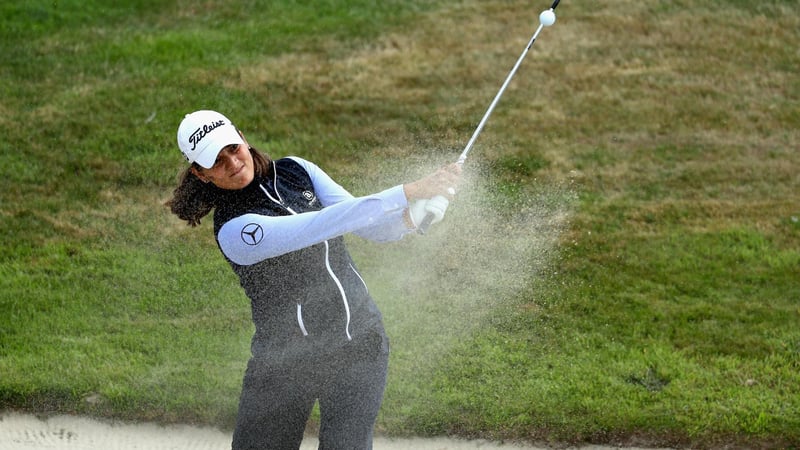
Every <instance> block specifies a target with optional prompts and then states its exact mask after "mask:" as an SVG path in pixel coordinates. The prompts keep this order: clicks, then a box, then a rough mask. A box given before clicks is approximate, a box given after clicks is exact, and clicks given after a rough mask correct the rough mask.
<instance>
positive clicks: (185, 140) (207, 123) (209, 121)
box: [178, 110, 244, 169]
mask: <svg viewBox="0 0 800 450" xmlns="http://www.w3.org/2000/svg"><path fill="white" fill-rule="evenodd" d="M231 144H244V139H242V136H240V135H239V132H238V131H237V130H236V127H235V126H234V125H233V123H231V121H230V120H229V119H228V118H227V117H225V116H223V115H222V114H220V113H218V112H216V111H207V110H202V111H195V112H193V113H191V114H187V115H186V117H184V118H183V121H181V124H180V126H179V127H178V147H179V148H180V149H181V153H183V156H185V157H186V160H187V161H189V162H190V163H193V162H196V163H197V164H200V165H201V166H202V167H205V168H206V169H210V168H211V167H212V166H214V162H215V161H216V160H217V155H218V154H219V152H220V150H222V149H223V148H225V147H226V146H228V145H231Z"/></svg>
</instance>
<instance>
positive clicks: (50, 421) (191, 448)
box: [0, 413, 635, 450]
mask: <svg viewBox="0 0 800 450" xmlns="http://www.w3.org/2000/svg"><path fill="white" fill-rule="evenodd" d="M230 443H231V438H230V434H229V433H223V432H222V431H219V430H216V429H214V428H203V427H193V426H187V425H169V426H161V425H155V424H128V423H116V422H115V423H111V422H102V421H98V420H94V419H89V418H83V417H73V416H54V417H50V418H47V419H39V418H37V417H34V416H31V415H26V414H18V413H0V450H40V449H59V450H212V449H213V450H227V449H230ZM316 448H317V440H316V438H314V437H310V436H309V437H308V438H306V440H305V441H303V445H302V447H301V449H302V450H314V449H316ZM581 448H582V449H583V450H589V449H592V450H603V449H605V450H610V449H614V448H617V447H596V446H590V447H581ZM374 449H375V450H473V449H480V450H543V449H541V448H539V447H530V446H528V447H526V446H519V445H512V444H500V443H495V442H489V441H483V440H471V441H465V440H458V439H449V438H432V439H423V438H413V439H389V438H383V437H379V438H376V439H375V444H374ZM627 450H635V449H627Z"/></svg>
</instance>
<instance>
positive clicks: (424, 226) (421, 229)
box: [417, 0, 561, 234]
mask: <svg viewBox="0 0 800 450" xmlns="http://www.w3.org/2000/svg"><path fill="white" fill-rule="evenodd" d="M560 1H561V0H555V1H554V2H553V4H552V5H551V6H550V10H551V11H552V10H555V9H556V7H557V6H558V3H559V2H560ZM542 28H544V25H543V24H541V23H540V24H539V27H538V28H536V32H535V33H533V36H532V37H531V40H530V41H528V45H526V46H525V49H524V50H523V51H522V54H521V55H519V58H517V62H516V64H514V67H513V68H512V69H511V72H509V73H508V76H506V79H505V81H504V82H503V85H502V86H500V90H499V91H497V95H495V96H494V100H492V103H491V104H490V105H489V109H487V110H486V113H484V115H483V118H482V119H481V121H480V123H478V127H477V128H475V131H474V132H473V133H472V137H470V139H469V141H468V142H467V145H466V146H465V147H464V150H463V151H462V152H461V155H460V156H459V157H458V160H457V161H456V162H457V163H458V164H464V162H465V161H466V160H467V156H468V155H469V152H470V150H472V145H473V144H475V141H476V140H477V139H478V136H479V135H480V134H481V131H483V127H484V126H485V125H486V122H487V121H488V120H489V116H491V115H492V111H494V108H495V106H497V103H498V102H499V101H500V97H502V96H503V93H504V92H505V91H506V88H507V87H508V84H509V83H510V82H511V79H512V78H514V75H515V74H516V73H517V69H519V66H520V65H521V64H522V60H523V59H525V55H527V54H528V50H530V49H531V47H533V43H534V42H536V38H537V37H539V33H541V31H542ZM433 219H434V215H433V214H431V213H428V214H426V215H425V218H424V219H423V220H422V223H420V224H419V226H418V227H417V232H418V233H419V234H425V233H426V232H427V231H428V227H430V226H431V222H432V221H433Z"/></svg>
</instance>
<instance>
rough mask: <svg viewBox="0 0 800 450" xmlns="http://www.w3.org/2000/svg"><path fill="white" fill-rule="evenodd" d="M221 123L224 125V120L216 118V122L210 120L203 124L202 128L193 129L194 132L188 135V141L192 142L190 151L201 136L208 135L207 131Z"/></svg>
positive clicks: (195, 146) (209, 131)
mask: <svg viewBox="0 0 800 450" xmlns="http://www.w3.org/2000/svg"><path fill="white" fill-rule="evenodd" d="M223 125H225V121H224V120H218V121H216V122H211V123H210V124H208V125H203V128H198V129H197V130H195V132H194V133H192V135H191V136H189V142H191V143H192V150H191V151H194V150H195V149H196V148H197V144H199V143H200V141H202V140H203V138H204V137H206V136H207V135H208V133H211V132H212V131H214V129H215V128H218V127H221V126H223Z"/></svg>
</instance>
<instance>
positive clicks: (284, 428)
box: [232, 330, 389, 450]
mask: <svg viewBox="0 0 800 450" xmlns="http://www.w3.org/2000/svg"><path fill="white" fill-rule="evenodd" d="M381 331H382V330H381ZM388 361H389V348H388V340H387V339H386V337H385V335H383V333H380V334H378V333H370V334H368V335H367V336H365V337H362V338H361V339H355V338H354V340H353V341H352V342H348V343H347V344H346V345H344V346H343V347H341V348H338V349H335V350H333V351H332V350H330V349H326V350H325V351H320V352H318V353H317V354H305V355H303V356H301V357H298V358H294V357H293V358H288V360H287V358H277V359H276V358H256V357H254V358H251V359H250V361H249V362H248V365H247V371H246V372H245V375H244V381H243V383H242V394H241V398H240V400H239V412H238V416H237V419H236V429H235V431H234V434H233V445H232V449H233V450H267V449H276V450H290V449H298V448H299V447H300V444H301V442H302V440H303V433H304V431H305V427H306V422H307V421H308V418H309V415H310V414H311V411H312V408H313V406H314V403H315V402H316V401H319V411H320V432H319V449H320V450H370V449H372V430H373V427H374V424H375V419H376V418H377V416H378V410H379V409H380V406H381V402H382V401H383V391H384V388H385V386H386V375H387V370H388Z"/></svg>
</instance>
